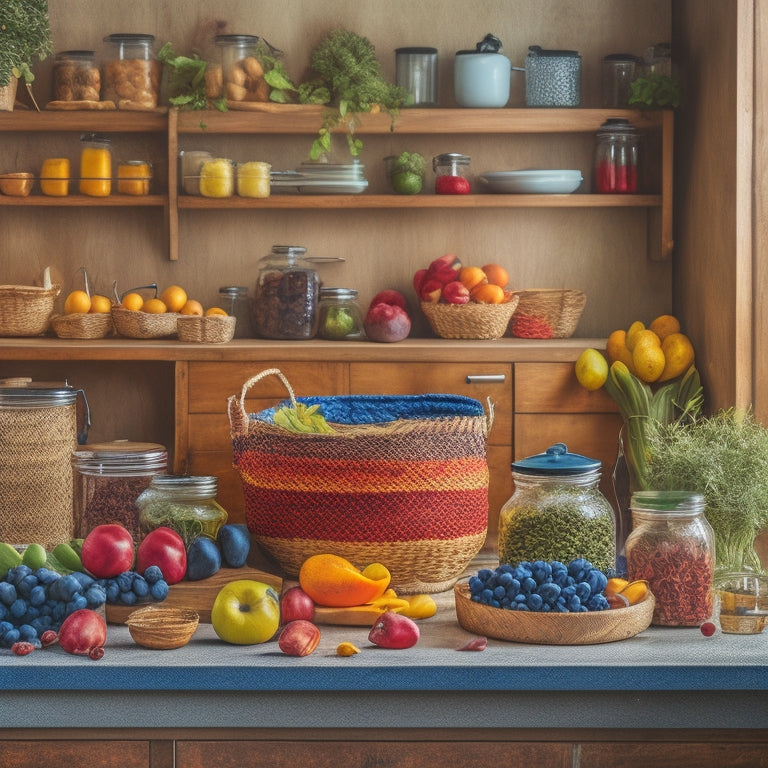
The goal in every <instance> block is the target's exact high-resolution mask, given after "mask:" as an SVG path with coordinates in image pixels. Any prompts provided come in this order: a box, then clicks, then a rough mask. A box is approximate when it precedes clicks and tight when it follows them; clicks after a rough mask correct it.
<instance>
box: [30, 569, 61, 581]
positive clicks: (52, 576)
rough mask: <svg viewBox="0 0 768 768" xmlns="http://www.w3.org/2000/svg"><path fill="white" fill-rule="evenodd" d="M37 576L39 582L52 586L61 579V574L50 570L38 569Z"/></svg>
mask: <svg viewBox="0 0 768 768" xmlns="http://www.w3.org/2000/svg"><path fill="white" fill-rule="evenodd" d="M35 576H37V580H38V581H39V582H40V583H41V584H52V583H53V582H54V581H56V580H57V579H59V578H60V577H61V576H60V574H58V573H56V571H52V570H51V569H50V568H38V569H37V570H36V571H35Z"/></svg>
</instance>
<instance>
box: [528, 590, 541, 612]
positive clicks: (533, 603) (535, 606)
mask: <svg viewBox="0 0 768 768" xmlns="http://www.w3.org/2000/svg"><path fill="white" fill-rule="evenodd" d="M543 604H544V601H543V600H542V599H541V595H539V594H537V593H536V592H534V593H533V594H532V595H528V607H529V608H530V609H531V610H532V611H540V610H541V606H542V605H543Z"/></svg>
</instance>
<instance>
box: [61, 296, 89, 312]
mask: <svg viewBox="0 0 768 768" xmlns="http://www.w3.org/2000/svg"><path fill="white" fill-rule="evenodd" d="M90 308H91V297H90V296H89V295H88V294H87V293H86V292H85V291H72V293H70V294H69V296H67V298H66V300H65V301H64V314H65V315H75V314H82V313H85V312H88V311H89V310H90Z"/></svg>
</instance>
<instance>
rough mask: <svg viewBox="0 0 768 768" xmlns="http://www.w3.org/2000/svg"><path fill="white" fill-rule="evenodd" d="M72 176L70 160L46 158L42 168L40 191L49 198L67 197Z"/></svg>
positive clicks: (65, 158)
mask: <svg viewBox="0 0 768 768" xmlns="http://www.w3.org/2000/svg"><path fill="white" fill-rule="evenodd" d="M70 174H71V170H70V165H69V158H67V157H49V158H46V159H45V160H43V164H42V166H41V167H40V191H41V192H42V193H43V194H44V195H48V196H49V197H66V196H67V195H68V194H69V178H70Z"/></svg>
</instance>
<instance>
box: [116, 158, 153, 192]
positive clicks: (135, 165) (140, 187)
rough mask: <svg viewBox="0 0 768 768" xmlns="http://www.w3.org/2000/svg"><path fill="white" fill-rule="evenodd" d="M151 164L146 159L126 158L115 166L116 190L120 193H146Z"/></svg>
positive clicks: (150, 175) (150, 174) (150, 176)
mask: <svg viewBox="0 0 768 768" xmlns="http://www.w3.org/2000/svg"><path fill="white" fill-rule="evenodd" d="M151 178H152V166H150V164H149V163H148V162H146V160H126V161H124V162H122V163H120V164H119V165H118V166H117V191H118V192H119V193H120V194H121V195H148V194H149V182H150V179H151Z"/></svg>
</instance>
